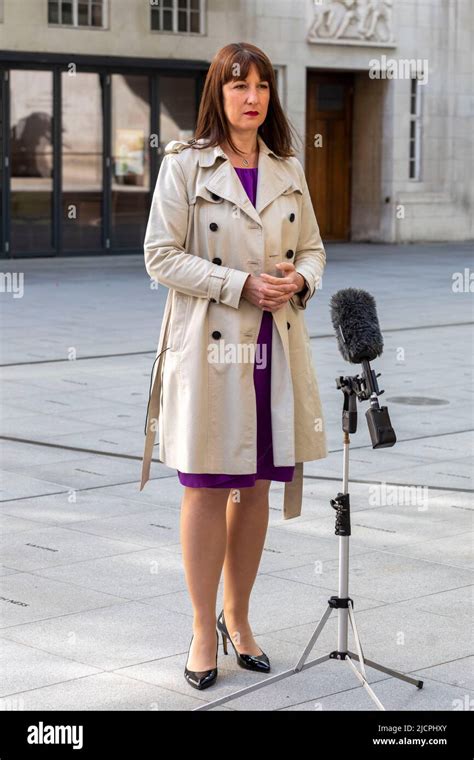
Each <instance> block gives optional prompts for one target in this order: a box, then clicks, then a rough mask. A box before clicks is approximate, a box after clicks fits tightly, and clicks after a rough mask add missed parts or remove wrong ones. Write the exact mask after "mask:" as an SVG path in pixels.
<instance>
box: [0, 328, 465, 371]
mask: <svg viewBox="0 0 474 760" xmlns="http://www.w3.org/2000/svg"><path fill="white" fill-rule="evenodd" d="M472 325H474V322H447V323H443V324H434V325H415V326H407V327H386V328H384V330H383V333H384V334H385V333H394V332H406V331H409V330H434V329H440V328H444V327H469V326H472ZM326 338H335V335H334V333H322V334H321V335H310V336H309V339H310V340H322V339H324V340H325V339H326ZM153 353H155V351H154V350H153V351H126V352H125V353H121V354H96V355H92V356H78V357H77V358H76V359H74V361H75V362H79V361H89V360H92V361H94V360H96V359H117V358H120V357H122V356H145V355H146V354H153ZM65 362H66V363H68V364H70V363H71V359H38V361H31V362H9V363H7V364H0V368H3V367H29V366H32V365H37V364H63V363H65Z"/></svg>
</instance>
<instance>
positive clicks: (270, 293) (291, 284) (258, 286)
mask: <svg viewBox="0 0 474 760" xmlns="http://www.w3.org/2000/svg"><path fill="white" fill-rule="evenodd" d="M276 266H277V267H278V268H279V269H280V270H281V271H283V272H284V273H285V274H284V276H283V277H273V276H272V275H271V274H267V273H266V272H263V273H262V274H261V275H260V276H259V277H255V276H254V275H249V277H248V278H247V280H246V282H245V285H244V287H243V290H242V298H245V299H246V300H247V301H250V303H253V304H254V305H255V306H259V307H260V308H261V309H262V310H263V311H272V312H273V311H278V309H281V307H282V306H284V304H285V303H286V302H287V301H289V300H290V298H291V296H292V295H293V294H294V293H297V292H298V291H300V290H302V289H303V287H304V285H305V279H304V277H303V276H302V275H301V274H299V273H298V272H297V271H296V270H295V266H294V264H292V263H291V262H289V261H288V262H287V261H280V262H279V263H278V264H277V265H276Z"/></svg>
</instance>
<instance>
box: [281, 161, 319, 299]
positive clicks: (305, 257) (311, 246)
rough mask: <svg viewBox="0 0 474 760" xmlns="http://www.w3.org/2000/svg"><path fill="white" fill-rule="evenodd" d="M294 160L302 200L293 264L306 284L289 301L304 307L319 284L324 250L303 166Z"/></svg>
mask: <svg viewBox="0 0 474 760" xmlns="http://www.w3.org/2000/svg"><path fill="white" fill-rule="evenodd" d="M295 162H296V164H297V167H298V172H299V175H300V180H301V187H302V188H303V201H302V206H301V220H300V232H299V237H298V243H297V246H296V251H295V258H294V265H295V269H296V271H297V272H299V273H300V274H301V275H302V276H303V277H304V279H305V281H306V286H305V287H304V288H303V290H302V291H300V292H299V293H294V295H292V297H291V298H290V301H291V302H292V303H293V304H294V306H296V307H297V308H298V309H306V304H307V303H308V301H309V299H310V298H311V297H312V296H313V295H314V291H315V290H316V288H317V287H318V286H319V282H320V278H321V276H322V273H323V271H324V267H325V265H326V251H325V250H324V246H323V242H322V240H321V235H320V234H319V226H318V222H317V220H316V214H315V213H314V209H313V203H312V201H311V196H310V194H309V188H308V183H307V182H306V177H305V174H304V170H303V167H302V166H301V164H300V162H299V161H298V159H296V158H295Z"/></svg>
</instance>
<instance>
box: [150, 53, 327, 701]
mask: <svg viewBox="0 0 474 760" xmlns="http://www.w3.org/2000/svg"><path fill="white" fill-rule="evenodd" d="M325 261H326V257H325V252H324V247H323V244H322V242H321V237H320V235H319V229H318V224H317V221H316V217H315V214H314V210H313V206H312V203H311V198H310V195H309V190H308V187H307V183H306V179H305V177H304V172H303V169H302V167H301V164H300V162H299V161H298V159H297V158H296V157H295V156H294V154H293V152H292V149H291V137H290V128H289V125H288V122H287V120H286V117H285V115H284V113H283V110H282V108H281V105H280V102H279V98H278V93H277V90H276V86H275V78H274V73H273V67H272V64H271V62H270V61H269V59H268V58H267V56H266V55H265V54H264V53H263V52H262V51H261V50H259V49H258V48H256V47H255V46H253V45H250V44H246V43H239V44H230V45H227V46H225V47H224V48H222V49H221V50H220V51H219V52H218V53H217V55H216V56H215V58H214V60H213V62H212V64H211V67H210V69H209V72H208V75H207V78H206V83H205V87H204V91H203V96H202V99H201V104H200V110H199V116H198V124H197V129H196V137H195V138H194V139H193V140H191V141H190V142H188V143H185V142H182V141H172V142H171V143H169V144H168V145H167V146H166V149H165V155H164V158H163V161H162V164H161V166H160V171H159V175H158V179H157V183H156V187H155V192H154V195H153V201H152V206H151V210H150V217H149V220H148V226H147V230H146V236H145V265H146V269H147V272H148V274H149V275H150V277H152V278H153V279H154V280H156V281H158V282H159V283H162V284H164V285H165V286H167V287H168V288H169V292H168V297H167V301H166V305H165V312H164V316H163V322H162V326H161V332H160V339H159V344H158V351H157V356H156V359H155V362H156V364H155V363H154V367H153V369H154V370H155V374H154V377H153V371H152V382H151V387H152V392H151V395H150V398H149V405H148V409H147V422H146V423H145V434H146V442H145V453H144V458H143V469H142V481H141V485H140V490H141V489H142V488H143V487H144V485H145V483H146V482H147V480H148V478H149V471H150V462H151V457H152V450H153V445H154V443H153V442H154V438H155V433H156V429H157V427H158V431H159V443H160V456H159V460H160V461H162V462H164V463H165V464H166V465H168V466H169V467H173V468H175V469H176V470H177V472H178V477H179V480H180V483H181V484H182V485H183V486H184V493H183V500H182V505H181V522H180V531H181V544H182V552H183V561H184V569H185V576H186V582H187V586H188V589H189V593H190V596H191V601H192V605H193V610H194V620H193V636H192V638H191V644H190V649H189V652H188V659H187V663H186V666H185V678H186V680H187V682H188V683H189V684H190V685H191V686H193V687H195V688H197V689H203V688H207V687H208V686H210V685H211V684H212V683H214V682H215V680H216V677H217V649H216V599H217V590H218V584H219V579H220V576H221V572H222V570H223V572H224V587H225V590H224V605H223V610H222V611H221V613H220V615H219V618H218V620H217V630H218V631H220V632H221V634H222V640H223V645H224V651H225V653H226V654H227V641H228V639H230V640H231V643H232V645H233V647H234V651H235V654H236V657H237V662H238V663H239V665H240V666H241V667H243V668H247V669H250V670H258V671H261V672H268V671H269V669H270V662H269V659H268V657H267V655H266V654H265V653H264V652H263V651H262V650H261V648H260V647H259V646H258V644H257V642H256V641H255V639H254V637H253V634H252V629H251V627H250V624H249V621H248V611H249V599H250V593H251V590H252V587H253V584H254V581H255V577H256V574H257V570H258V567H259V563H260V559H261V554H262V550H263V546H264V541H265V535H266V530H267V525H268V515H269V504H268V492H269V487H270V483H271V481H272V480H277V481H281V482H285V502H284V513H283V514H284V518H285V519H288V518H291V517H295V516H297V515H298V514H300V511H301V491H302V467H303V464H302V463H303V462H304V461H311V460H314V459H320V458H323V457H325V456H327V445H326V435H325V431H324V424H323V415H322V410H321V403H320V398H319V392H318V386H317V380H316V375H315V372H314V368H313V366H312V359H311V349H310V343H309V336H308V331H307V328H306V325H305V322H304V318H303V312H304V309H305V308H306V303H307V301H308V300H309V298H311V297H312V296H313V294H314V292H315V289H316V287H317V286H318V283H319V278H320V276H321V273H322V271H323V269H324V265H325ZM217 646H218V637H217Z"/></svg>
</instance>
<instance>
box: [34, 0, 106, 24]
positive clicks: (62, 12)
mask: <svg viewBox="0 0 474 760" xmlns="http://www.w3.org/2000/svg"><path fill="white" fill-rule="evenodd" d="M106 16H107V0H48V24H59V25H61V26H78V27H86V28H95V29H104V28H106V27H107V18H106Z"/></svg>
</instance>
